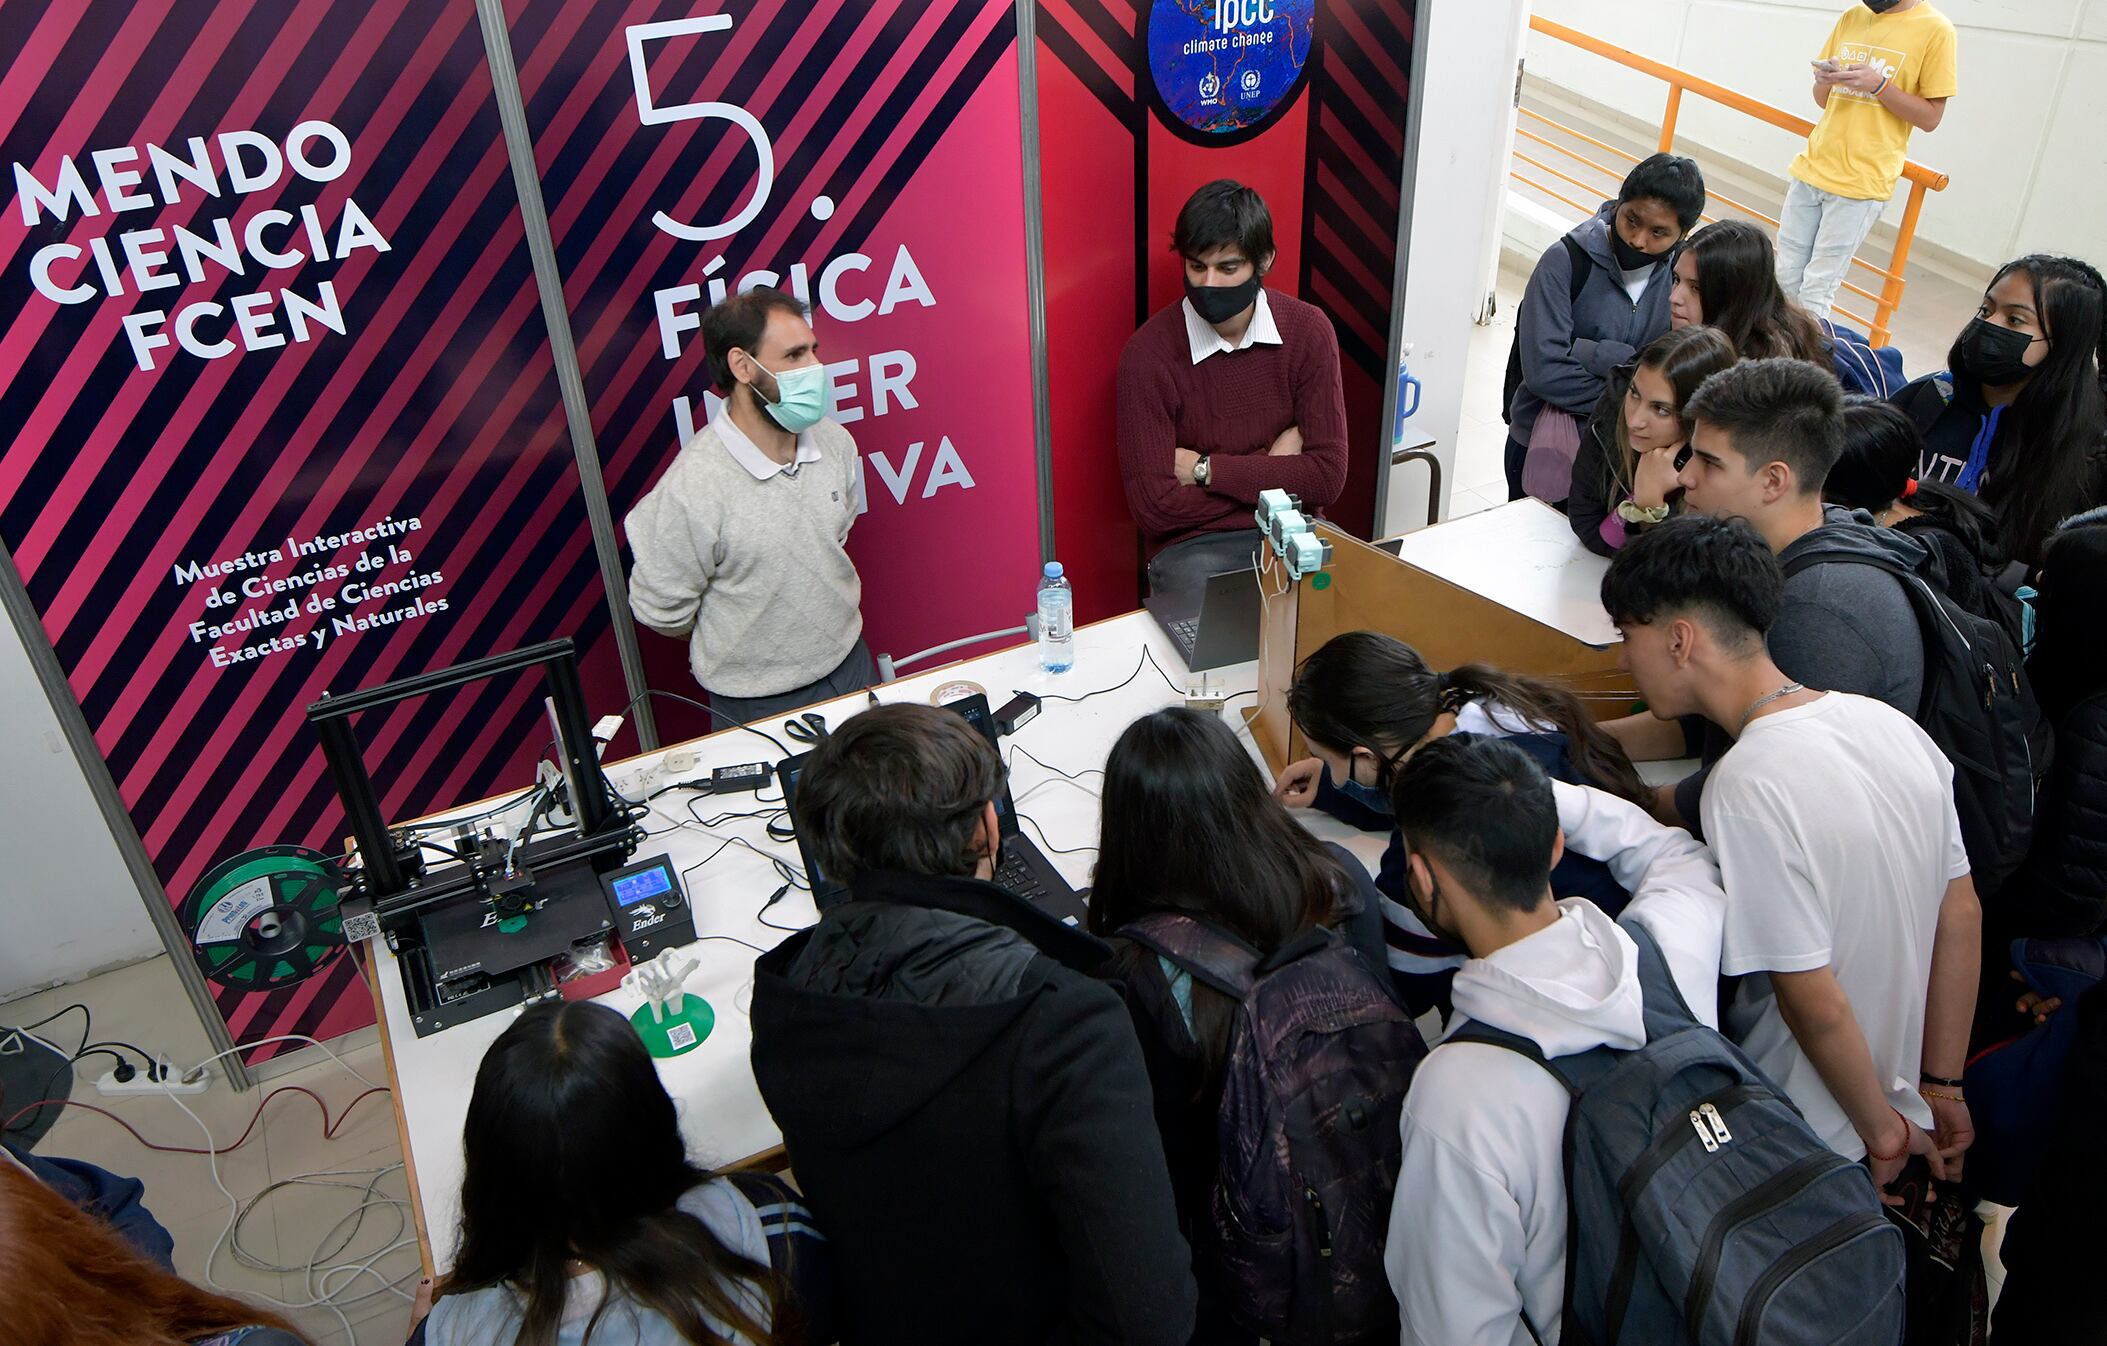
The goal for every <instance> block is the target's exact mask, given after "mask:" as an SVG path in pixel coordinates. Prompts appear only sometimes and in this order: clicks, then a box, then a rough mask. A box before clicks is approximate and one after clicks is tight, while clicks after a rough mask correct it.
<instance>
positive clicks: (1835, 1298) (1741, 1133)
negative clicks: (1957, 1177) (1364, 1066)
mask: <svg viewBox="0 0 2107 1346" xmlns="http://www.w3.org/2000/svg"><path fill="white" fill-rule="evenodd" d="M1623 929H1624V930H1625V931H1626V933H1628V934H1629V935H1630V936H1631V937H1632V939H1633V940H1634V941H1636V942H1637V943H1638V946H1639V985H1640V991H1641V995H1642V997H1643V1002H1642V1003H1643V1006H1644V1010H1645V1016H1646V1045H1645V1046H1643V1047H1640V1048H1638V1049H1636V1050H1634V1051H1616V1050H1614V1049H1612V1048H1609V1047H1597V1048H1595V1049H1594V1050H1593V1051H1587V1052H1581V1053H1579V1054H1577V1055H1574V1056H1562V1057H1559V1058H1557V1059H1556V1060H1545V1059H1544V1055H1543V1053H1542V1052H1541V1051H1539V1050H1538V1049H1537V1046H1536V1044H1535V1043H1534V1042H1532V1041H1530V1040H1529V1039H1527V1038H1524V1037H1519V1036H1517V1035H1515V1034H1512V1033H1505V1032H1501V1031H1500V1030H1498V1029H1494V1028H1488V1027H1486V1026H1485V1025H1483V1024H1477V1023H1467V1024H1466V1025H1464V1027H1463V1028H1462V1029H1460V1030H1459V1031H1458V1032H1456V1033H1455V1034H1453V1035H1451V1036H1450V1038H1449V1039H1448V1040H1449V1041H1451V1042H1483V1043H1487V1044H1490V1045H1492V1046H1497V1047H1506V1048H1508V1049H1510V1050H1512V1051H1516V1052H1520V1053H1521V1054H1522V1055H1524V1056H1526V1057H1528V1058H1529V1059H1530V1060H1532V1061H1535V1062H1537V1063H1538V1064H1540V1065H1542V1066H1543V1067H1544V1069H1546V1070H1548V1071H1550V1072H1551V1074H1552V1076H1553V1077H1555V1078H1556V1079H1557V1080H1558V1082H1559V1083H1560V1084H1563V1085H1564V1086H1565V1087H1566V1091H1567V1092H1568V1093H1569V1094H1571V1095H1572V1099H1573V1106H1572V1111H1571V1113H1570V1114H1569V1115H1568V1117H1567V1120H1566V1134H1565V1177H1566V1203H1567V1218H1566V1290H1565V1314H1564V1317H1563V1319H1562V1320H1561V1343H1562V1346H1617V1343H1620V1342H1624V1343H1631V1346H1673V1344H1675V1343H1685V1344H1691V1346H1759V1343H1760V1344H1761V1346H1770V1344H1771V1343H1786V1342H1790V1343H1792V1346H1895V1343H1898V1342H1900V1341H1901V1340H1902V1326H1903V1303H1904V1302H1903V1285H1902V1265H1903V1263H1902V1233H1901V1231H1900V1230H1898V1229H1897V1228H1895V1226H1894V1225H1892V1224H1891V1223H1889V1221H1888V1218H1887V1216H1886V1215H1885V1214H1884V1213H1883V1212H1882V1208H1881V1204H1880V1198H1879V1194H1878V1193H1877V1192H1875V1191H1874V1189H1873V1182H1872V1178H1871V1177H1870V1176H1869V1175H1868V1174H1867V1173H1866V1171H1865V1169H1863V1168H1862V1167H1860V1166H1859V1165H1857V1164H1854V1163H1852V1162H1851V1161H1850V1160H1848V1159H1845V1158H1843V1157H1842V1156H1841V1155H1838V1154H1837V1153H1836V1152H1834V1151H1833V1150H1831V1149H1830V1148H1829V1147H1828V1146H1826V1145H1824V1144H1823V1143H1822V1142H1821V1139H1820V1138H1819V1137H1817V1136H1816V1135H1815V1134H1814V1131H1813V1130H1812V1129H1811V1128H1810V1127H1809V1126H1808V1125H1807V1123H1806V1121H1805V1119H1803V1118H1802V1117H1801V1116H1800V1114H1799V1111H1798V1109H1796V1108H1794V1107H1793V1106H1792V1104H1791V1103H1789V1102H1787V1101H1786V1100H1785V1099H1784V1098H1783V1097H1782V1096H1780V1095H1779V1094H1778V1092H1777V1091H1776V1090H1775V1089H1774V1088H1773V1087H1772V1086H1771V1083H1770V1081H1769V1080H1767V1079H1765V1078H1764V1076H1763V1072H1762V1071H1760V1070H1759V1069H1757V1067H1756V1065H1755V1063H1754V1062H1752V1061H1750V1060H1749V1059H1748V1057H1746V1056H1744V1055H1743V1054H1742V1052H1741V1050H1740V1048H1738V1047H1736V1046H1735V1045H1734V1044H1733V1043H1731V1042H1729V1041H1727V1040H1726V1039H1725V1038H1723V1037H1721V1036H1720V1035H1719V1034H1718V1033H1716V1032H1713V1031H1712V1030H1711V1029H1709V1028H1706V1027H1704V1026H1703V1025H1702V1024H1700V1023H1698V1022H1697V1021H1696V1019H1695V1018H1693V1017H1692V1015H1691V1014H1690V1010H1689V1008H1688V1007H1687V1006H1686V1005H1684V1003H1683V998H1682V994H1681V993H1680V992H1679V991H1678V990H1677V989H1676V985H1675V979H1674V977H1672V976H1671V975H1669V971H1668V965H1667V963H1666V962H1665V961H1664V960H1663V959H1662V957H1661V951H1660V948H1659V947H1658V946H1657V945H1656V944H1655V943H1654V941H1653V936H1652V935H1650V934H1649V933H1647V931H1646V929H1645V928H1644V927H1643V926H1639V925H1636V924H1633V925H1629V926H1625V927H1623ZM1523 1325H1524V1327H1525V1328H1527V1330H1528V1332H1529V1335H1530V1336H1531V1337H1532V1338H1535V1339H1536V1340H1538V1341H1541V1340H1542V1338H1541V1337H1539V1336H1538V1335H1537V1331H1536V1327H1535V1325H1534V1324H1533V1323H1529V1322H1528V1321H1527V1318H1526V1316H1525V1318H1524V1322H1523Z"/></svg>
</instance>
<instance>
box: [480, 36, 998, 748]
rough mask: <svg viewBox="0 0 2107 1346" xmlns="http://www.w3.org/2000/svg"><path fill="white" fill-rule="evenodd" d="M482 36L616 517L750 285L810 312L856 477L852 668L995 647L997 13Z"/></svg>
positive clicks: (669, 650) (692, 419)
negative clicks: (947, 644) (503, 58)
mask: <svg viewBox="0 0 2107 1346" xmlns="http://www.w3.org/2000/svg"><path fill="white" fill-rule="evenodd" d="M506 12H507V15H508V18H509V20H510V27H511V35H512V46H513V56H514V61H515V63H516V64H517V65H518V67H519V76H520V87H521V89H522V91H523V93H524V95H525V98H526V106H527V121H528V125H529V127H530V129H531V131H532V134H533V138H534V149H535V157H536V160H537V162H538V164H539V166H540V169H541V175H542V185H543V193H544V196H545V198H546V200H547V204H548V211H549V221H550V228H551V231H552V233H553V235H554V238H555V243H556V253H557V258H558V265H559V268H560V270H561V272H562V275H563V279H564V289H565V293H566V296H567V299H568V302H569V306H570V315H571V327H572V331H573V332H574V333H575V335H576V339H577V344H578V358H579V365H580V368H581V371H582V373H583V376H584V381H585V388H586V393H587V398H588V401H589V402H590V403H591V406H592V416H593V430H594V433H595V436H596V438H597V441H598V445H599V452H600V459H601V463H602V467H603V471H604V472H605V475H606V479H607V490H608V497H609V500H610V501H611V503H612V505H613V507H614V513H615V516H616V518H617V519H618V520H619V519H620V518H622V517H623V516H624V515H625V514H626V513H627V512H628V510H629V509H630V508H631V507H632V506H633V505H634V504H635V503H636V502H637V501H638V500H639V499H640V498H642V496H643V495H644V493H645V492H646V491H647V490H649V489H650V487H651V485H652V483H653V482H654V481H656V480H657V478H658V476H659V474H660V473H661V472H662V471H663V470H664V469H665V466H666V464H667V463H669V462H670V461H671V460H672V458H673V455H674V454H675V452H677V451H678V449H679V447H680V445H681V444H682V443H683V442H684V441H685V439H686V438H687V437H688V436H689V435H690V434H692V433H693V431H694V430H696V429H698V428H700V427H701V426H702V425H703V424H705V423H706V422H707V421H708V419H709V418H710V415H711V412H712V408H713V406H714V403H715V398H714V395H713V394H711V393H710V392H709V391H708V388H709V376H708V373H707V370H706V366H705V362H704V354H703V347H702V342H701V340H700V337H699V334H698V332H697V330H696V329H697V326H698V323H699V318H700V315H701V313H702V311H703V310H704V309H705V308H707V307H708V306H709V304H711V303H712V302H714V301H715V300H717V299H719V298H722V297H723V296H724V295H725V294H727V293H731V292H734V291H737V290H740V289H745V288H750V287H751V286H752V285H754V284H771V285H775V286H777V287H779V288H782V289H785V290H789V291H791V292H793V293H795V294H797V295H798V296H799V297H800V298H803V299H805V300H807V301H808V302H809V303H810V304H811V305H812V307H813V318H812V321H813V326H814V329H815V330H816V331H817V333H818V335H819V339H820V352H821V355H822V358H824V359H825V360H826V361H827V364H828V373H829V379H830V381H831V382H832V384H833V388H834V402H835V408H836V410H835V418H836V419H837V420H839V421H840V422H841V423H842V424H843V425H845V426H846V427H847V428H848V430H849V432H850V433H851V434H852V435H854V436H855V438H856V440H857V446H858V448H859V450H860V451H861V453H862V458H863V472H864V485H865V495H866V497H867V499H868V501H869V509H868V512H867V513H865V514H864V515H863V516H862V517H860V518H859V519H858V520H857V522H856V524H855V527H854V530H853V531H852V533H851V535H850V538H849V551H850V554H851V555H852V556H853V557H854V558H855V561H856V564H857V568H858V569H859V571H860V572H861V573H862V576H863V586H864V587H863V594H864V598H863V612H864V620H865V633H866V638H867V639H868V640H869V642H870V645H871V648H872V649H873V650H875V651H878V652H880V653H886V652H890V653H892V654H895V655H905V654H907V653H909V652H911V651H914V650H917V649H920V648H923V647H926V646H929V645H934V644H937V643H939V642H944V641H949V640H953V639H957V638H959V637H962V636H967V635H972V634H977V633H979V632H982V631H986V630H990V629H994V628H999V627H1005V626H1009V625H1012V624H1015V623H1019V622H1022V620H1023V618H1024V615H1025V613H1027V612H1029V611H1030V610H1031V606H1032V602H1033V588H1034V585H1035V582H1036V579H1037V574H1038V559H1039V538H1038V482H1037V465H1036V458H1035V454H1034V448H1033V445H1034V440H1033V429H1032V403H1031V366H1030V330H1029V326H1028V321H1027V307H1026V281H1025V229H1024V188H1023V170H1022V162H1023V150H1022V129H1021V119H1020V112H1019V102H1018V74H1017V64H1016V45H1017V42H1016V18H1015V10H1014V6H1013V4H1012V3H1011V0H806V2H805V3H797V4H788V3H781V0H507V4H506ZM969 557H970V559H968V558H969ZM640 638H641V640H642V642H643V645H644V649H645V652H646V662H647V667H648V669H649V672H650V680H651V684H652V686H654V687H657V688H664V689H668V690H674V691H682V692H686V693H688V694H690V695H693V694H694V693H695V685H694V679H693V677H692V676H691V675H690V674H689V672H688V668H687V660H686V652H685V649H684V647H683V645H682V644H681V643H680V642H676V641H669V640H666V639H664V638H663V637H660V636H656V635H654V634H652V633H651V632H649V631H640ZM968 653H970V651H968ZM659 713H660V716H661V723H662V724H671V725H673V726H674V727H675V728H676V730H677V729H678V728H680V727H685V726H686V725H688V724H691V723H692V721H683V719H682V712H681V708H679V707H678V706H673V705H662V706H661V708H660V711H659Z"/></svg>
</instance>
